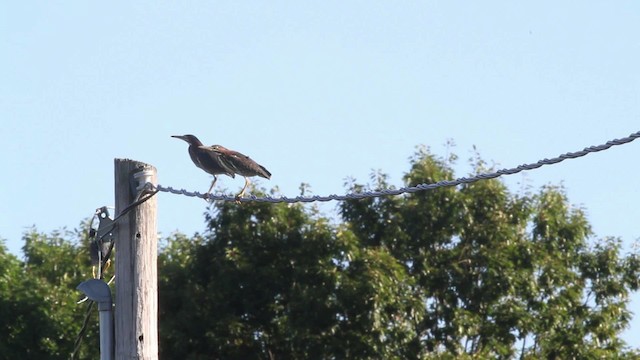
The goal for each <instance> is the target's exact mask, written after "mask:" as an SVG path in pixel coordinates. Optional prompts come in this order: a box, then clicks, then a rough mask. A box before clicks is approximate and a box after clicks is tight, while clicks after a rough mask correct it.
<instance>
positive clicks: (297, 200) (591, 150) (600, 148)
mask: <svg viewBox="0 0 640 360" xmlns="http://www.w3.org/2000/svg"><path fill="white" fill-rule="evenodd" d="M637 138H640V131H638V132H635V133H632V134H631V135H629V136H627V137H623V138H621V139H614V140H610V141H607V142H606V143H604V144H601V145H596V146H589V147H587V148H584V149H583V150H580V151H576V152H568V153H565V154H562V155H559V156H557V157H554V158H551V159H546V158H545V159H542V160H539V161H537V162H535V163H530V164H524V165H520V166H517V167H515V168H508V169H502V170H498V171H495V172H490V173H485V174H478V175H475V176H472V177H469V178H466V177H462V178H458V179H455V180H443V181H439V182H437V183H433V184H420V185H416V186H409V187H402V188H398V189H386V190H379V191H367V192H357V193H349V194H345V195H335V194H334V195H328V196H317V195H316V196H296V197H294V198H289V197H286V196H281V197H271V196H265V197H257V196H254V195H250V196H248V197H244V198H241V199H240V201H242V202H250V201H257V202H268V203H288V204H292V203H300V202H304V203H308V202H315V201H332V200H338V201H342V200H352V199H365V198H371V197H381V196H393V195H401V194H406V193H415V192H418V191H426V190H433V189H437V188H441V187H449V186H457V185H461V184H470V183H474V182H476V181H480V180H487V179H494V178H497V177H500V176H503V175H513V174H517V173H519V172H521V171H525V170H533V169H537V168H539V167H541V166H543V165H552V164H557V163H560V162H562V161H564V160H567V159H575V158H579V157H582V156H585V155H587V154H590V153H595V152H599V151H603V150H607V149H609V148H611V147H612V146H616V145H623V144H627V143H630V142H632V141H633V140H636V139H637ZM154 189H155V190H156V191H162V192H168V193H171V194H177V195H184V196H189V197H199V198H202V199H205V200H222V201H236V200H237V199H236V197H235V196H229V195H212V194H209V195H206V194H202V193H200V192H197V191H195V192H190V191H187V190H185V189H180V190H177V189H174V188H172V187H170V186H168V187H165V186H162V185H159V184H158V185H155V186H154Z"/></svg>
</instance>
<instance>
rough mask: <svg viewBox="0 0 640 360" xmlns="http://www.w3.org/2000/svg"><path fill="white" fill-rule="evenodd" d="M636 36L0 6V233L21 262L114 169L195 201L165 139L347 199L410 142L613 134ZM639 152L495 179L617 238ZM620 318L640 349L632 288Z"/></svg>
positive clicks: (489, 148)
mask: <svg viewBox="0 0 640 360" xmlns="http://www.w3.org/2000/svg"><path fill="white" fill-rule="evenodd" d="M638 34H640V4H639V3H638V2H633V1H626V2H623V1H621V2H615V3H595V2H594V3H584V2H567V3H557V2H550V1H542V2H535V3H530V4H521V3H518V4H516V3H509V2H482V3H481V4H480V3H475V2H473V3H472V2H457V1H449V2H422V1H420V2H418V1H415V2H413V1H412V2H402V3H398V2H379V1H352V2H343V1H325V2H322V3H321V4H314V3H312V2H288V1H274V2H268V3H267V2H245V1H228V2H219V1H206V2H205V1H193V2H188V3H178V2H166V1H154V2H149V1H144V2H137V3H132V4H129V3H122V2H86V1H68V2H34V1H13V2H3V3H1V4H0V48H1V49H2V53H3V56H0V119H2V131H1V132H0V150H2V153H3V155H2V157H0V168H1V169H2V172H3V176H2V190H1V191H0V213H1V214H2V216H0V238H3V239H5V240H6V244H7V246H8V247H9V249H10V250H11V251H12V252H14V253H16V254H19V252H20V247H21V246H22V240H21V236H22V234H23V232H24V231H25V230H26V229H28V228H29V227H30V226H31V225H35V226H36V227H37V229H38V230H39V231H43V232H50V231H53V230H56V229H60V228H62V227H68V228H74V227H76V226H77V225H78V224H79V223H80V221H81V220H82V219H85V218H87V217H89V216H90V215H91V214H92V213H93V211H94V210H95V209H96V208H98V207H100V206H103V205H112V204H113V202H114V200H113V199H114V194H113V159H114V158H131V159H135V160H140V161H145V162H147V163H150V164H152V165H154V166H156V167H157V169H158V177H159V182H160V183H161V184H162V185H165V186H174V187H177V188H185V189H188V190H199V191H205V190H206V189H207V188H208V185H209V182H210V178H209V176H208V175H207V174H205V173H203V172H201V171H200V170H199V169H197V168H195V167H194V166H193V165H192V164H191V162H190V161H189V159H188V155H187V150H186V144H185V143H183V142H181V141H179V140H176V139H172V138H170V135H174V134H185V133H193V134H196V135H198V136H199V137H200V138H201V140H203V142H205V143H208V144H213V143H218V144H222V145H225V146H227V147H229V148H232V149H236V150H239V151H242V152H244V153H246V154H248V155H250V156H251V157H252V158H254V159H255V160H257V161H258V162H260V163H262V164H263V165H265V166H266V167H267V168H268V169H269V171H271V172H272V173H273V177H272V179H271V180H270V181H266V180H264V181H260V182H259V183H260V184H261V185H264V186H268V187H271V186H277V187H278V188H279V190H280V191H281V192H282V193H283V194H285V195H287V196H295V195H298V193H299V190H298V188H299V185H300V183H302V182H305V183H309V184H310V185H311V189H312V191H313V193H314V194H318V195H327V194H333V193H343V192H344V191H345V190H344V186H343V184H344V181H345V178H346V177H350V176H351V177H355V178H356V179H358V180H360V181H361V182H365V181H367V180H368V177H369V174H370V172H371V171H372V170H374V169H382V170H383V171H384V172H386V173H388V174H389V175H390V181H391V183H393V184H395V185H396V186H400V185H402V182H401V179H402V175H403V173H404V172H406V171H407V170H408V158H409V156H411V155H412V153H413V151H414V148H415V146H416V145H418V144H426V145H429V146H431V149H432V150H433V151H434V152H435V153H439V154H444V153H445V147H444V146H443V144H444V143H445V142H446V141H447V139H453V140H454V141H455V143H456V144H457V147H456V149H455V151H456V152H457V153H458V155H460V157H461V161H460V167H459V169H458V171H459V172H458V176H465V175H467V174H468V172H469V171H471V169H470V168H469V167H468V166H467V165H466V161H465V160H466V159H467V158H468V157H470V156H472V153H471V149H472V146H474V145H475V146H476V147H477V148H478V150H479V151H480V153H481V155H482V156H483V157H484V158H485V159H486V160H488V161H489V162H490V163H495V164H496V166H497V167H499V168H502V167H512V166H517V165H519V164H522V163H526V162H533V161H537V160H539V159H542V158H548V157H552V156H556V155H559V154H561V153H565V152H568V151H575V150H580V149H582V148H584V147H586V146H590V145H595V144H600V143H603V142H605V141H607V140H610V139H613V138H619V137H623V136H627V135H629V134H630V133H633V132H636V131H638V130H640V122H639V121H638V119H640V72H638V65H637V64H640V40H639V38H638V36H637V35H638ZM639 152H640V141H637V142H634V143H631V144H628V145H624V146H620V147H616V148H613V149H611V150H608V151H606V152H602V153H597V154H593V155H589V156H587V157H585V158H581V159H577V160H570V161H568V162H564V163H561V164H558V165H554V166H549V167H543V168H541V169H538V170H535V171H530V172H528V173H527V174H525V175H515V176H512V177H510V178H508V179H505V181H506V183H507V184H509V186H510V187H511V188H512V189H513V191H518V190H519V188H520V186H521V185H520V184H521V183H526V184H528V185H531V186H533V187H534V188H538V187H539V186H542V185H544V184H560V183H562V184H564V186H565V187H566V189H567V192H568V195H569V198H570V200H571V202H572V203H574V204H576V206H583V207H584V208H585V209H586V212H587V214H588V218H589V220H590V222H591V224H592V225H593V229H594V231H595V233H596V235H597V236H599V237H604V236H616V237H621V238H622V239H623V240H624V243H625V245H626V246H630V245H631V244H632V243H633V242H634V241H635V240H636V239H638V238H640V228H639V227H638V225H637V224H638V210H637V205H635V204H638V203H640V195H639V194H638V191H637V189H636V187H635V186H634V183H635V182H636V181H635V180H636V179H637V178H638V177H639V176H640V170H638V166H637V159H638V154H639ZM219 184H220V188H221V189H224V188H226V189H227V191H229V192H232V191H234V192H235V191H237V190H238V189H239V188H240V187H241V186H242V184H243V183H242V180H241V179H236V180H232V179H230V178H221V181H219ZM158 196H159V199H158V201H159V230H160V231H161V232H162V234H163V235H168V234H170V233H171V232H172V231H176V230H179V231H181V232H184V233H187V234H192V233H194V232H196V231H198V232H202V231H203V230H204V217H203V213H204V212H205V211H206V208H205V202H204V201H202V200H199V199H193V198H187V197H183V196H176V195H171V194H165V193H161V194H159V195H158ZM334 208H335V203H334V204H329V205H326V206H324V207H323V209H325V210H326V211H332V210H333V209H334ZM631 310H633V311H634V312H635V313H636V314H638V315H637V316H635V317H634V321H633V324H632V328H631V330H628V331H627V332H626V333H625V339H626V340H627V341H628V342H630V343H631V344H634V345H638V344H640V335H637V334H640V296H638V295H637V294H636V295H634V297H633V302H632V306H631ZM634 333H635V334H634Z"/></svg>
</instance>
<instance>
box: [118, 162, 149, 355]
mask: <svg viewBox="0 0 640 360" xmlns="http://www.w3.org/2000/svg"><path fill="white" fill-rule="evenodd" d="M145 182H151V183H152V184H157V172H156V169H155V168H154V167H153V166H151V165H148V164H145V163H141V162H138V161H133V160H128V159H115V191H116V214H120V213H122V211H123V210H124V209H125V208H127V206H129V205H130V204H131V203H133V202H134V201H135V200H136V197H137V196H138V193H139V191H140V190H141V189H142V187H143V185H144V183H145ZM157 204H158V203H157V197H156V196H154V197H152V198H150V199H149V200H147V201H145V202H144V203H142V204H140V205H138V206H136V207H134V208H132V209H131V210H130V211H129V212H128V213H127V214H126V215H124V216H122V218H120V219H119V220H118V223H117V226H116V228H115V239H116V240H115V241H116V242H115V263H116V266H115V267H116V283H115V284H116V294H115V295H116V296H115V343H116V344H115V358H116V359H141V360H142V359H144V360H155V359H158V276H157V272H158V266H157V265H158V264H157V252H158V231H157V227H158V222H157V220H156V213H157Z"/></svg>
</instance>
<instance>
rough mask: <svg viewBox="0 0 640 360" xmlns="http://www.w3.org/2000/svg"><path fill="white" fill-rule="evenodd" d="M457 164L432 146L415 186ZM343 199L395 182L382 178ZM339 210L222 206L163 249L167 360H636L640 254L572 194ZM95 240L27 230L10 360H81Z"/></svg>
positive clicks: (3, 270)
mask: <svg viewBox="0 0 640 360" xmlns="http://www.w3.org/2000/svg"><path fill="white" fill-rule="evenodd" d="M454 161H455V156H454V155H452V156H450V157H449V158H447V159H443V158H439V157H436V156H434V155H432V154H431V153H429V152H428V151H427V150H426V149H418V151H417V152H416V154H415V156H414V157H413V158H412V159H411V162H410V169H409V171H408V172H407V174H405V176H404V183H405V184H406V185H416V184H421V183H435V182H438V181H441V180H450V179H453V178H454V177H455V175H454V171H453V164H454ZM472 164H473V165H474V167H475V169H474V171H475V172H484V171H486V170H487V169H486V165H485V164H484V163H483V162H482V161H481V160H480V159H479V158H478V159H475V160H472ZM346 187H347V188H348V190H350V191H363V190H372V189H383V188H388V187H390V185H389V183H388V179H387V176H386V175H385V174H384V173H380V172H378V173H374V174H373V176H372V178H371V182H370V183H369V184H360V183H358V182H356V181H354V180H350V181H348V182H347V184H346ZM253 191H254V193H255V192H258V190H255V189H254V190H253ZM338 206H339V214H340V219H337V220H330V219H327V218H326V217H324V216H322V215H321V214H319V212H318V211H317V210H315V209H314V208H312V207H311V208H310V207H305V206H303V205H300V204H295V205H288V204H267V203H254V202H251V203H243V204H241V205H238V204H235V203H223V202H220V203H216V204H215V205H213V206H212V208H211V209H209V210H210V211H209V212H208V213H207V214H206V215H205V216H206V221H207V228H208V230H207V231H206V232H205V233H204V234H195V235H194V236H192V237H187V236H185V235H182V234H173V235H171V236H169V237H167V238H165V239H164V240H163V246H162V248H161V250H160V254H159V294H158V295H159V305H160V306H159V316H160V319H159V326H160V329H159V331H160V358H162V359H183V360H189V359H471V358H474V359H484V358H491V359H493V358H504V359H514V358H520V359H540V358H546V359H583V358H584V359H591V358H593V359H596V358H597V359H601V358H629V359H631V358H640V353H638V351H637V350H634V349H629V348H628V347H627V346H626V344H624V343H623V341H622V340H621V339H620V333H621V331H622V330H623V329H624V328H625V327H626V326H627V325H628V323H629V320H630V319H631V314H630V313H629V311H628V310H627V308H626V306H627V302H628V298H629V294H630V292H632V291H636V290H637V289H638V286H639V285H640V280H639V279H640V257H639V256H638V254H637V253H631V254H624V255H623V254H622V249H621V243H620V240H619V239H613V238H605V239H601V240H596V239H594V238H593V235H592V234H591V229H590V227H589V224H588V222H587V220H586V217H585V214H584V212H583V210H582V209H580V208H575V207H572V206H571V205H570V203H569V201H568V199H567V197H566V194H565V192H564V190H563V189H562V188H559V187H553V186H547V187H544V188H542V189H540V190H539V191H538V192H537V193H535V194H531V193H523V194H513V193H511V192H510V191H509V190H508V189H507V188H506V186H505V185H504V184H503V183H502V182H501V181H499V180H484V181H479V182H475V183H473V184H468V185H463V186H459V187H447V188H439V189H435V190H432V191H423V192H416V193H412V194H408V195H406V196H392V197H379V198H370V199H363V200H351V201H345V202H342V203H340V204H339V205H338ZM87 227H88V224H83V225H82V227H81V229H83V230H86V229H87ZM84 232H85V231H76V232H65V233H64V234H60V233H58V232H54V233H52V234H50V235H45V234H42V233H38V232H37V231H35V230H31V231H29V232H27V233H26V234H25V236H24V241H25V246H24V248H23V252H24V259H23V260H19V259H18V258H16V257H15V256H13V255H11V254H8V253H7V251H6V248H5V247H4V245H3V244H1V243H0V274H1V275H2V276H1V277H0V318H2V319H3V323H4V324H3V325H4V326H3V327H1V328H0V359H18V358H20V359H22V358H27V359H63V358H64V359H68V358H69V356H70V354H71V352H72V351H73V345H74V340H75V339H76V336H77V334H78V332H79V331H80V327H81V326H82V322H83V320H84V316H85V310H86V304H83V305H77V304H76V303H75V302H76V301H77V300H78V299H79V298H80V294H79V292H78V291H77V290H75V288H76V286H77V285H78V284H79V283H80V282H82V281H84V280H86V279H89V278H90V277H91V270H90V264H89V256H88V253H87V246H86V245H87V244H86V243H84V241H86V240H83V235H82V234H83V233H84ZM116 306H117V304H116ZM98 340H99V338H98V319H97V315H96V314H95V313H94V315H93V317H92V318H91V319H90V321H89V328H88V333H87V334H86V335H85V337H84V341H83V343H82V345H81V347H80V352H79V356H78V357H77V358H80V359H88V358H97V357H98Z"/></svg>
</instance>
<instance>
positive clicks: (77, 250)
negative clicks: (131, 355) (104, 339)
mask: <svg viewBox="0 0 640 360" xmlns="http://www.w3.org/2000/svg"><path fill="white" fill-rule="evenodd" d="M83 226H86V224H84V225H83ZM63 235H64V237H67V238H72V239H73V240H65V239H64V238H63ZM81 238H82V236H81V232H77V231H76V232H66V233H65V234H61V233H59V232H53V233H52V234H51V235H46V234H42V233H38V232H37V231H36V230H35V229H32V230H30V231H28V232H27V233H26V234H25V235H24V237H23V240H24V242H25V245H24V247H23V249H22V250H23V254H24V260H23V261H20V260H19V259H17V258H16V257H15V256H14V255H11V254H9V253H7V251H6V247H5V246H4V244H0V274H2V276H1V277H0V318H1V319H2V322H3V326H2V327H0V359H69V356H70V354H71V353H72V351H73V345H74V341H75V338H76V336H77V334H78V332H79V330H80V327H81V325H82V321H83V318H84V309H85V307H84V306H81V305H77V304H76V301H78V299H79V297H80V295H79V293H78V292H77V291H76V290H75V288H76V286H77V285H78V284H79V283H80V282H82V281H84V280H86V279H88V278H90V277H91V271H90V266H89V260H88V259H89V257H88V253H87V252H86V247H83V246H79V243H80V239H81ZM91 324H92V325H94V326H91V327H90V329H89V330H90V332H93V335H94V336H95V335H96V334H97V331H98V328H97V315H96V316H95V317H94V321H92V322H91ZM94 339H95V340H96V342H95V343H94V346H91V345H90V344H88V343H85V344H82V347H81V348H80V352H79V355H80V358H97V357H99V356H98V353H99V351H98V349H97V348H98V345H97V339H98V338H97V337H94Z"/></svg>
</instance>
